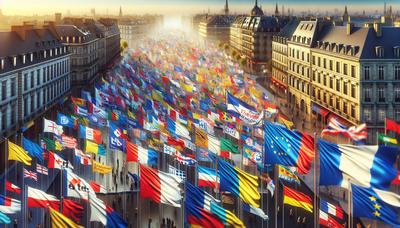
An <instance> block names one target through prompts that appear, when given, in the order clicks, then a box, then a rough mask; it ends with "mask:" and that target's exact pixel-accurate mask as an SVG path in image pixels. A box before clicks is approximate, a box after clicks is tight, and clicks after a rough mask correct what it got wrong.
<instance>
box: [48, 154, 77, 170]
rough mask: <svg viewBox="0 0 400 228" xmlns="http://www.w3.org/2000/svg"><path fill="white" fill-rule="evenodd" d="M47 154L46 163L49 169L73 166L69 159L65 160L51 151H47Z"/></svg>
mask: <svg viewBox="0 0 400 228" xmlns="http://www.w3.org/2000/svg"><path fill="white" fill-rule="evenodd" d="M48 154H49V161H48V163H47V167H48V168H50V169H65V168H71V169H73V168H74V167H73V166H72V164H71V163H70V162H69V161H65V160H64V159H63V158H61V157H60V156H59V155H57V154H55V153H52V152H48Z"/></svg>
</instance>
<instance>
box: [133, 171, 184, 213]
mask: <svg viewBox="0 0 400 228" xmlns="http://www.w3.org/2000/svg"><path fill="white" fill-rule="evenodd" d="M181 182H182V179H180V178H179V177H178V176H176V175H173V174H169V173H164V172H161V171H159V170H157V169H152V168H150V167H147V166H145V165H140V197H142V198H148V199H151V200H152V201H154V202H156V203H163V204H168V205H171V206H173V207H181V199H182V196H181V189H180V187H179V184H180V183H181Z"/></svg>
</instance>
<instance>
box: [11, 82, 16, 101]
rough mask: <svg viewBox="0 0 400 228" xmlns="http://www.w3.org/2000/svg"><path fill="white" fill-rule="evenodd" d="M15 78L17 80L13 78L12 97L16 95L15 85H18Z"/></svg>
mask: <svg viewBox="0 0 400 228" xmlns="http://www.w3.org/2000/svg"><path fill="white" fill-rule="evenodd" d="M15 80H16V79H15V78H12V79H11V96H12V97H13V96H15V86H16V83H15Z"/></svg>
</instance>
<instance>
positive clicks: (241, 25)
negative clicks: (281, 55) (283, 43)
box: [230, 0, 283, 73]
mask: <svg viewBox="0 0 400 228" xmlns="http://www.w3.org/2000/svg"><path fill="white" fill-rule="evenodd" d="M281 26H283V21H281V20H280V19H279V18H277V17H272V16H264V12H263V11H262V9H261V8H260V7H259V6H258V4H257V0H256V1H255V5H254V7H253V9H252V10H251V12H250V16H238V17H236V19H235V21H234V22H233V23H232V26H231V29H230V46H231V48H232V49H234V50H236V51H237V52H238V53H239V54H240V55H241V57H242V59H244V60H245V64H244V65H245V66H244V67H245V69H246V70H248V71H251V72H255V73H256V72H262V71H263V70H264V69H265V68H266V64H267V62H268V61H269V60H271V57H272V37H273V35H275V34H277V33H278V32H279V31H280V28H281Z"/></svg>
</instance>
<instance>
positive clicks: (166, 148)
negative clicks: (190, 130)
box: [163, 144, 177, 156]
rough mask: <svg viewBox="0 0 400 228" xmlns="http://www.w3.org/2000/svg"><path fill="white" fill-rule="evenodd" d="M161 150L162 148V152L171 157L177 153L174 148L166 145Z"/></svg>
mask: <svg viewBox="0 0 400 228" xmlns="http://www.w3.org/2000/svg"><path fill="white" fill-rule="evenodd" d="M163 148H164V150H163V151H164V153H165V154H168V155H171V156H173V155H174V154H175V153H176V152H177V150H176V149H175V148H174V147H172V146H168V145H167V144H164V147H163Z"/></svg>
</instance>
